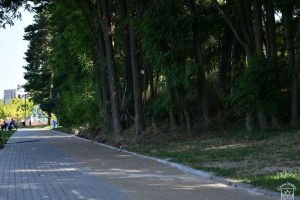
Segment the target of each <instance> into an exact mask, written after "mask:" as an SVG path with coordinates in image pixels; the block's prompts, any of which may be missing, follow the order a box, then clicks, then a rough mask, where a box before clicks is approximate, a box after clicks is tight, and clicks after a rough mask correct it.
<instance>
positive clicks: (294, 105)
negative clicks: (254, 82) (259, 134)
mask: <svg viewBox="0 0 300 200" xmlns="http://www.w3.org/2000/svg"><path fill="white" fill-rule="evenodd" d="M282 18H283V24H284V35H285V42H286V49H287V57H288V66H289V68H290V69H292V70H293V71H294V74H293V81H292V85H291V124H296V123H297V122H298V75H297V74H298V72H297V70H296V66H295V46H294V34H293V33H294V28H293V2H291V1H289V2H286V3H284V6H283V8H282Z"/></svg>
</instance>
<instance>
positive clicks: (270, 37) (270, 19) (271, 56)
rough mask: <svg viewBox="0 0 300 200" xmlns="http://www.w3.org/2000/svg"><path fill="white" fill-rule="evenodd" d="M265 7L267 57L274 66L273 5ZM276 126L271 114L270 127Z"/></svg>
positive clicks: (269, 2) (269, 4)
mask: <svg viewBox="0 0 300 200" xmlns="http://www.w3.org/2000/svg"><path fill="white" fill-rule="evenodd" d="M265 7H266V16H267V20H266V25H267V41H268V42H267V44H268V48H267V49H268V51H267V57H268V59H269V60H270V61H271V63H272V64H276V63H275V62H274V61H275V60H276V59H277V50H276V40H275V36H276V33H275V16H274V5H273V2H272V0H266V1H265ZM277 125H278V120H277V115H276V114H272V116H271V126H272V127H276V126H277Z"/></svg>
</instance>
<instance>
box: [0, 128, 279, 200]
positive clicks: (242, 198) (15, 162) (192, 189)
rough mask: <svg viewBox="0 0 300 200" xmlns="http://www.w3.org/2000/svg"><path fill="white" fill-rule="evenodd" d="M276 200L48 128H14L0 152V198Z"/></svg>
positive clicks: (37, 199) (11, 199)
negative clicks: (47, 129)
mask: <svg viewBox="0 0 300 200" xmlns="http://www.w3.org/2000/svg"><path fill="white" fill-rule="evenodd" d="M4 199H9V200H22V199H24V200H35V199H36V200H41V199H53V200H59V199H63V200H64V199H66V200H68V199H69V200H75V199H90V200H92V199H97V200H98V199H99V200H232V199H234V200H271V199H274V200H277V199H278V200H279V199H280V197H279V196H277V195H276V197H275V196H274V197H265V196H263V195H257V194H252V193H249V192H247V191H245V190H241V189H235V188H232V187H228V186H226V185H223V184H219V183H215V182H212V181H211V180H207V179H204V178H199V177H197V176H194V175H190V174H186V173H183V172H181V171H180V170H177V169H174V168H171V167H169V166H166V165H164V164H160V163H157V162H155V161H151V160H148V159H143V158H140V157H136V156H133V155H129V154H126V153H123V152H118V151H114V150H111V149H108V148H105V147H102V146H100V145H97V144H94V143H90V142H87V141H84V140H82V139H79V138H77V137H74V136H69V135H65V134H61V133H58V132H53V131H42V130H20V131H18V132H17V133H15V134H14V136H13V137H12V138H11V139H10V140H9V144H7V145H6V147H5V148H4V149H3V150H2V151H0V200H4Z"/></svg>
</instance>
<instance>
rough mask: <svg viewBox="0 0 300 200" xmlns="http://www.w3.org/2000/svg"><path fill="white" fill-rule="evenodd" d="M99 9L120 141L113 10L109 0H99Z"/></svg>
mask: <svg viewBox="0 0 300 200" xmlns="http://www.w3.org/2000/svg"><path fill="white" fill-rule="evenodd" d="M97 4H98V9H99V10H100V13H102V20H101V25H102V29H103V38H104V42H105V50H106V62H107V73H108V80H109V91H110V101H111V114H112V123H113V130H114V134H115V139H116V140H117V141H118V140H120V139H121V138H120V137H121V133H122V126H121V121H120V106H119V92H118V89H117V80H116V71H115V58H114V49H113V43H112V42H113V41H112V27H111V16H112V13H111V10H110V8H109V4H108V1H107V0H97Z"/></svg>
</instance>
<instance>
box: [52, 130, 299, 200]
mask: <svg viewBox="0 0 300 200" xmlns="http://www.w3.org/2000/svg"><path fill="white" fill-rule="evenodd" d="M50 131H53V132H56V133H59V134H63V135H66V136H69V137H74V138H77V139H80V140H83V141H86V142H89V143H91V142H92V141H91V140H88V139H85V138H81V137H78V136H77V135H75V134H67V133H63V132H60V131H56V130H50ZM92 143H93V144H97V145H100V146H102V147H105V148H108V149H111V150H114V151H118V152H124V153H127V154H130V155H133V156H136V157H139V158H143V159H148V160H152V161H156V162H159V163H162V164H165V165H168V166H170V167H173V168H176V169H178V170H180V171H182V172H185V173H188V174H191V175H196V176H198V177H201V178H205V179H210V180H212V181H214V182H217V183H221V184H224V185H226V186H228V187H230V188H231V189H241V190H245V191H247V192H249V193H250V194H253V195H259V196H261V195H264V196H267V197H271V198H272V199H273V198H274V199H280V193H277V192H273V191H270V190H266V189H262V188H258V187H255V186H252V185H250V184H244V183H240V182H238V181H236V180H231V179H226V178H224V177H219V176H215V175H214V174H213V173H210V172H206V171H202V170H196V169H193V168H191V167H189V166H185V165H182V164H179V163H175V162H170V161H168V160H165V159H160V158H156V157H152V156H145V155H142V154H138V153H135V152H131V151H127V150H124V149H120V148H117V147H113V146H110V145H107V144H103V143H98V142H92ZM294 200H300V197H295V199H294Z"/></svg>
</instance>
